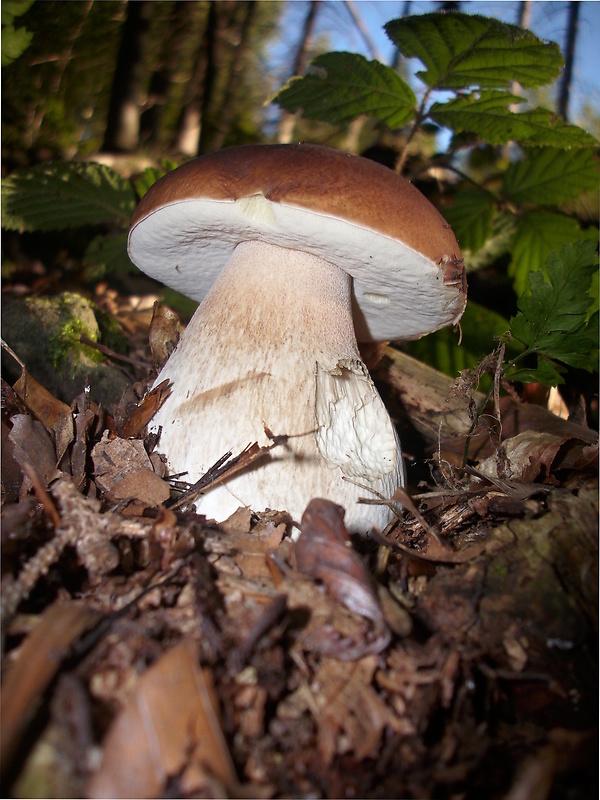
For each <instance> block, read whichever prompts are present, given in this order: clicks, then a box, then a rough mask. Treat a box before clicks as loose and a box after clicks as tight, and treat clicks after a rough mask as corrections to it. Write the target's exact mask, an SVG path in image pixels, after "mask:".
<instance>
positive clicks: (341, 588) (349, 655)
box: [295, 498, 390, 660]
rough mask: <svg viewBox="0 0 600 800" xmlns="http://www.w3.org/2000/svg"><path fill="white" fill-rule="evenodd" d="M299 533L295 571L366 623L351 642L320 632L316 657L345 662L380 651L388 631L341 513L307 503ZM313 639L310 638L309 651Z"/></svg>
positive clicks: (322, 503) (330, 506)
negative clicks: (318, 582) (322, 586)
mask: <svg viewBox="0 0 600 800" xmlns="http://www.w3.org/2000/svg"><path fill="white" fill-rule="evenodd" d="M301 531H302V532H301V534H300V537H299V538H298V541H297V542H296V548H295V552H296V564H297V566H298V570H299V571H300V572H302V573H304V574H305V575H310V576H311V577H313V578H317V579H319V580H321V581H323V583H324V584H325V587H326V589H327V591H328V593H329V594H330V595H331V596H332V597H333V598H334V599H336V600H337V601H338V602H340V603H343V604H344V605H345V606H346V607H347V608H348V609H350V610H351V611H353V612H354V613H355V614H360V616H362V617H365V618H366V619H368V620H370V622H371V623H372V628H371V629H370V630H369V629H367V630H364V631H363V634H362V635H361V634H359V635H358V636H356V637H354V638H353V639H349V638H347V637H346V638H340V637H339V635H338V634H337V633H336V631H335V629H333V628H330V627H329V626H324V627H323V628H322V629H321V631H320V638H321V644H320V649H321V652H326V653H327V654H328V655H331V656H334V657H336V658H342V659H344V660H346V659H356V658H361V657H362V656H364V655H366V654H367V653H378V652H380V651H381V650H383V649H384V648H385V647H386V646H387V644H388V642H389V639H390V631H389V629H388V627H387V625H386V622H385V619H384V616H383V613H382V610H381V606H380V605H379V600H378V598H377V594H376V593H375V591H374V589H373V587H372V585H371V579H370V577H369V574H368V572H367V570H366V569H365V566H364V564H363V562H362V561H361V559H360V558H359V556H358V555H357V554H356V552H355V551H354V550H353V549H352V546H351V542H350V538H349V536H348V533H347V531H346V528H345V527H344V509H343V508H342V507H341V506H338V505H336V504H335V503H332V502H331V501H329V500H323V499H320V498H317V499H314V500H311V501H310V503H309V504H308V506H307V508H306V511H305V512H304V514H303V516H302V522H301ZM315 636H316V638H315ZM318 638H319V633H318V632H315V634H313V637H312V639H311V643H312V644H313V646H314V645H316V644H317V639H318Z"/></svg>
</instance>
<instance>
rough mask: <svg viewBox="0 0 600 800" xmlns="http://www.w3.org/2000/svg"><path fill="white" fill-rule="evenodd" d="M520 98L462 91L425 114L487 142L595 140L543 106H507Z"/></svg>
mask: <svg viewBox="0 0 600 800" xmlns="http://www.w3.org/2000/svg"><path fill="white" fill-rule="evenodd" d="M522 102H523V98H522V97H517V96H516V95H512V94H509V93H508V92H501V91H497V90H491V89H489V90H485V91H481V92H471V93H469V94H463V95H460V96H459V97H455V98H453V99H451V100H448V101H447V102H445V103H434V104H433V105H432V106H431V108H430V109H429V116H430V117H431V119H433V120H434V122H437V123H438V125H442V126H444V127H446V128H450V129H451V130H453V131H458V132H465V131H468V132H471V133H475V134H477V135H478V136H479V137H481V138H482V139H484V140H485V141H486V142H488V143H489V144H496V145H499V144H506V143H507V142H510V141H514V142H520V143H521V144H524V145H531V146H534V145H543V146H548V147H558V148H563V149H567V148H571V147H594V146H595V145H597V144H598V142H596V140H595V139H594V137H593V136H591V135H590V134H589V133H588V132H587V131H585V130H583V128H578V127H577V126H576V125H568V124H566V123H565V122H564V121H563V119H562V118H561V117H559V116H558V115H557V114H553V113H552V112H551V111H548V110H546V109H545V108H534V109H531V110H530V111H521V112H514V111H511V110H510V109H509V106H510V105H513V104H515V103H522Z"/></svg>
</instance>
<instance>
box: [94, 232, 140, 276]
mask: <svg viewBox="0 0 600 800" xmlns="http://www.w3.org/2000/svg"><path fill="white" fill-rule="evenodd" d="M83 267H84V270H85V277H86V279H87V280H96V281H97V280H100V279H101V278H103V277H104V276H105V275H106V274H107V273H109V274H112V275H126V274H128V273H135V272H137V267H135V266H134V265H133V264H132V262H131V261H130V259H129V256H128V255H127V233H126V232H123V233H116V234H107V235H106V236H96V237H94V239H92V241H91V242H90V244H89V245H88V247H87V249H86V251H85V256H84V258H83Z"/></svg>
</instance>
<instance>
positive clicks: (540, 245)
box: [508, 211, 598, 295]
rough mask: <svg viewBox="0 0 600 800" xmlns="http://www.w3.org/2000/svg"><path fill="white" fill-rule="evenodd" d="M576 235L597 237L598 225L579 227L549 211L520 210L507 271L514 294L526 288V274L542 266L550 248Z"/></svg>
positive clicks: (556, 246) (591, 239)
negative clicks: (522, 212)
mask: <svg viewBox="0 0 600 800" xmlns="http://www.w3.org/2000/svg"><path fill="white" fill-rule="evenodd" d="M578 239H588V240H590V241H592V242H597V241H598V229H597V228H590V229H588V230H586V231H582V230H581V228H580V227H579V225H578V224H577V222H576V220H574V219H571V218H570V217H566V216H564V215H563V214H553V213H552V212H550V211H531V212H529V213H527V214H524V215H523V216H522V217H521V219H520V223H519V226H518V229H517V234H516V236H515V239H514V241H513V244H512V248H511V250H512V260H511V262H510V264H509V267H508V274H509V276H510V277H511V278H513V282H514V288H515V291H516V293H517V295H521V294H523V292H524V291H525V289H526V288H527V280H528V276H529V274H530V273H531V272H535V271H536V270H539V269H540V268H541V267H543V265H544V263H545V262H546V259H547V258H548V256H549V255H550V253H551V252H552V251H553V250H556V251H560V249H561V248H562V247H563V245H565V244H567V243H569V242H575V241H577V240H578Z"/></svg>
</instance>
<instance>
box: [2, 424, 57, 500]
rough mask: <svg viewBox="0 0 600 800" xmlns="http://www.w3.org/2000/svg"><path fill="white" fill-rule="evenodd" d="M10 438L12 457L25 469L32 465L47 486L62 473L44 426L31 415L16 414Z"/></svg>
mask: <svg viewBox="0 0 600 800" xmlns="http://www.w3.org/2000/svg"><path fill="white" fill-rule="evenodd" d="M11 421H12V430H11V432H10V433H9V434H8V438H9V439H10V441H11V442H12V443H13V445H14V448H13V453H12V456H13V458H14V460H15V461H16V462H17V463H18V464H19V466H20V467H21V469H23V465H24V464H30V465H31V466H32V467H33V468H34V469H35V471H36V473H37V474H38V475H39V477H40V478H41V480H42V481H43V483H44V485H45V486H48V484H49V483H50V481H52V480H54V478H57V477H58V476H59V475H60V474H61V473H60V471H59V470H58V469H57V467H56V452H55V450H54V445H53V444H52V441H51V440H50V435H49V434H48V432H47V430H46V428H45V427H44V425H42V423H41V422H38V420H34V419H33V418H32V417H30V416H29V414H15V416H13V418H12V420H11Z"/></svg>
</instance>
